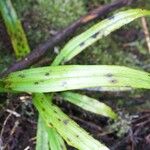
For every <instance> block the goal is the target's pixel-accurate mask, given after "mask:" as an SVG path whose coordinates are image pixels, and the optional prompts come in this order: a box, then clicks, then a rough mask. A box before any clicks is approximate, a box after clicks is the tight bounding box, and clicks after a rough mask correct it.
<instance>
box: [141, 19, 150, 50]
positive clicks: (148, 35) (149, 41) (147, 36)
mask: <svg viewBox="0 0 150 150" xmlns="http://www.w3.org/2000/svg"><path fill="white" fill-rule="evenodd" d="M141 22H142V26H143V31H144V34H145V39H146V42H147V47H148V51H149V53H150V33H149V31H148V27H147V22H146V19H145V17H142V18H141Z"/></svg>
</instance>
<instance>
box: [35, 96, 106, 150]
mask: <svg viewBox="0 0 150 150" xmlns="http://www.w3.org/2000/svg"><path fill="white" fill-rule="evenodd" d="M33 103H34V105H35V106H36V108H37V109H38V111H39V113H40V115H41V116H42V118H43V120H44V121H45V122H46V123H47V126H49V127H54V128H56V130H57V132H58V133H59V134H60V135H61V136H62V137H63V138H64V139H65V141H66V142H67V143H68V144H69V145H71V146H73V147H75V148H77V149H79V150H108V148H107V147H106V146H104V145H103V144H101V143H100V142H98V141H97V140H95V139H94V138H92V137H91V136H90V135H89V134H88V133H87V132H86V131H85V130H83V129H82V128H80V127H79V126H78V125H77V124H76V123H75V122H74V121H73V120H71V119H70V118H69V117H68V116H67V115H65V114H64V113H63V112H62V111H61V110H60V109H59V108H58V107H57V106H55V105H53V104H52V103H50V102H49V101H48V99H47V97H46V96H45V95H44V94H38V93H37V94H35V95H34V96H33Z"/></svg>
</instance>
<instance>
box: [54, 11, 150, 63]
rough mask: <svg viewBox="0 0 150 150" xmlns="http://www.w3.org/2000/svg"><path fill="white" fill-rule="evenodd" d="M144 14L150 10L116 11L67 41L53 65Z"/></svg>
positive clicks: (149, 13) (68, 58)
mask: <svg viewBox="0 0 150 150" xmlns="http://www.w3.org/2000/svg"><path fill="white" fill-rule="evenodd" d="M146 15H150V11H148V10H143V9H131V10H127V11H122V12H119V13H116V14H115V15H114V16H112V17H110V18H108V19H105V20H103V21H101V22H99V23H97V24H96V25H94V26H92V27H91V28H90V29H88V30H87V31H85V32H83V33H82V34H80V35H79V36H77V37H75V38H73V39H72V40H70V42H68V43H67V44H66V45H65V47H64V48H63V49H62V50H61V52H60V54H59V55H57V57H56V59H55V60H54V62H53V65H55V64H56V65H58V64H60V63H64V62H67V61H69V60H70V59H72V58H73V57H75V56H76V55H77V54H79V53H80V52H81V51H83V50H84V49H85V48H87V47H88V46H90V45H92V44H93V43H94V42H96V41H97V40H99V39H101V38H103V37H104V36H107V35H108V34H110V33H111V32H113V31H115V30H117V29H119V28H120V27H122V26H123V25H125V24H128V23H130V22H131V21H133V20H134V19H136V18H139V17H142V16H146Z"/></svg>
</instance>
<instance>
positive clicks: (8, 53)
mask: <svg viewBox="0 0 150 150" xmlns="http://www.w3.org/2000/svg"><path fill="white" fill-rule="evenodd" d="M62 1H65V0H57V2H52V1H49V4H47V1H45V2H42V1H40V0H26V1H24V0H12V3H13V4H14V6H15V9H16V11H17V14H18V16H19V17H20V19H21V21H22V23H23V26H24V29H25V31H26V34H27V37H28V41H29V43H30V46H31V48H35V47H36V46H37V44H40V43H41V42H42V41H45V40H46V39H47V38H48V37H49V36H53V35H54V34H56V32H57V31H60V30H61V29H62V28H64V27H66V26H67V25H69V24H70V23H71V22H73V21H75V20H76V19H78V18H79V17H80V16H82V15H84V14H86V13H87V12H88V11H89V10H91V9H93V8H95V7H96V6H99V5H103V4H107V3H109V2H111V0H101V1H99V0H91V1H88V0H83V1H80V0H74V1H67V3H64V2H62ZM148 1H149V0H145V1H142V0H141V1H140V0H139V2H137V3H135V4H133V5H131V6H130V7H125V8H122V9H121V10H126V9H129V8H136V7H138V8H147V9H150V3H149V2H148ZM62 3H63V4H62ZM60 7H61V8H60ZM49 8H51V9H49ZM117 11H120V10H117ZM66 18H67V19H66ZM146 21H147V23H148V28H149V31H150V19H148V18H146ZM94 23H95V22H93V23H91V24H90V25H88V27H90V26H91V25H92V24H94ZM88 27H84V28H82V29H80V30H79V31H78V32H77V34H78V33H80V32H82V31H85V30H86V29H87V28H88ZM0 37H1V41H0V72H1V71H3V70H5V69H6V68H7V67H8V66H9V65H10V64H11V63H12V62H14V61H15V57H14V54H13V49H12V46H11V43H10V39H9V37H8V35H7V32H6V28H5V26H4V23H3V20H2V18H1V17H0ZM64 44H65V42H64V43H62V44H61V45H59V46H58V47H55V48H54V50H53V49H52V50H49V52H48V54H47V56H46V57H45V58H43V60H42V61H43V62H45V63H46V64H47V62H48V63H50V62H51V61H52V60H53V59H54V57H55V56H56V51H59V50H60V48H61V47H62V46H63V45H64ZM149 56H150V54H149V50H148V48H147V43H146V40H145V36H144V29H143V26H142V22H141V19H138V20H136V21H134V22H132V23H131V24H129V25H126V26H124V27H123V28H121V29H119V30H117V31H116V32H113V33H112V34H111V35H109V36H108V37H107V38H104V39H102V40H100V41H98V42H97V43H96V44H94V45H93V46H91V47H90V48H88V49H87V50H86V51H84V52H82V53H81V54H80V55H78V56H77V57H75V58H74V59H73V60H72V61H70V62H69V63H68V64H105V65H122V66H128V67H132V68H136V69H141V70H145V71H147V72H150V59H149ZM47 60H48V61H47ZM38 65H39V64H38ZM79 92H80V93H84V94H85V93H86V94H87V95H89V96H91V97H94V98H96V99H98V100H100V101H101V102H104V103H106V104H108V105H109V106H111V107H112V108H113V109H114V110H115V111H116V112H118V113H119V114H120V116H121V120H120V122H119V123H115V122H110V120H108V119H107V118H105V117H101V116H98V115H94V114H91V113H89V112H85V111H83V110H81V109H79V108H78V107H75V106H74V105H72V104H70V103H66V102H64V101H61V100H59V99H57V96H56V99H55V103H56V104H57V105H58V106H60V108H61V109H62V110H63V111H64V112H65V113H66V114H68V115H69V116H70V117H71V118H72V119H73V120H75V121H76V122H77V123H78V124H79V125H80V126H81V127H83V128H84V129H85V130H86V131H88V132H89V133H90V134H91V135H92V136H93V137H95V138H96V139H98V140H100V141H102V142H103V143H105V144H106V145H107V146H108V147H110V148H111V149H112V150H150V99H149V98H150V92H149V91H148V90H131V91H126V92H95V91H94V92H93V91H84V92H83V91H79ZM37 117H38V116H37V111H36V110H35V108H34V106H33V105H32V101H31V96H29V95H26V94H20V95H15V94H0V120H1V121H0V129H1V131H0V147H1V145H3V146H4V147H5V149H6V150H7V149H8V150H23V149H26V150H27V149H28V148H29V149H34V148H35V142H36V138H35V137H36V128H37ZM68 149H69V150H73V148H71V147H69V146H68Z"/></svg>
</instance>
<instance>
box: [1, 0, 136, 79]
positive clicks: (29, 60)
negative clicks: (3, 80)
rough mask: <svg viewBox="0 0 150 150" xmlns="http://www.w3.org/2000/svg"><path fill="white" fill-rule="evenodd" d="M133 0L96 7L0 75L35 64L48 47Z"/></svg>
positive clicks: (122, 0)
mask: <svg viewBox="0 0 150 150" xmlns="http://www.w3.org/2000/svg"><path fill="white" fill-rule="evenodd" d="M133 1H134V2H135V1H137V0H117V1H115V2H113V3H111V4H107V5H104V6H103V7H102V6H100V7H98V8H97V9H94V10H93V11H91V12H89V13H88V14H87V15H85V16H83V17H81V18H80V19H79V20H77V21H75V22H74V23H73V24H71V25H70V26H68V27H67V28H65V29H64V30H62V31H61V32H59V33H57V34H56V35H55V36H54V37H53V38H49V39H48V40H47V41H46V42H44V43H42V44H40V45H39V46H38V47H37V48H35V49H34V50H32V52H31V53H30V54H29V55H27V56H26V57H25V58H24V59H22V60H20V61H18V62H16V63H14V64H13V65H12V66H11V67H9V68H8V69H7V70H6V71H4V72H3V73H2V74H1V75H0V76H4V75H8V74H9V73H11V72H14V71H17V70H22V69H25V68H27V67H29V66H31V65H33V64H34V63H36V62H37V61H39V60H40V59H41V58H42V57H43V56H44V55H45V54H46V52H47V50H48V49H52V48H54V46H56V45H57V44H60V42H62V41H64V40H66V39H67V38H68V37H71V36H72V35H73V34H74V33H75V31H76V30H77V29H78V28H79V27H82V26H84V25H86V24H87V23H89V22H91V21H93V20H96V19H99V18H101V17H102V16H104V15H106V14H108V13H109V12H111V11H113V10H116V9H119V8H121V7H123V6H126V5H130V4H131V3H132V2H133Z"/></svg>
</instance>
